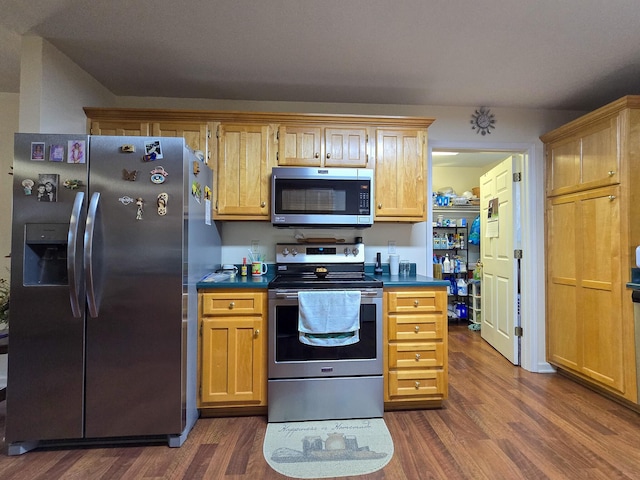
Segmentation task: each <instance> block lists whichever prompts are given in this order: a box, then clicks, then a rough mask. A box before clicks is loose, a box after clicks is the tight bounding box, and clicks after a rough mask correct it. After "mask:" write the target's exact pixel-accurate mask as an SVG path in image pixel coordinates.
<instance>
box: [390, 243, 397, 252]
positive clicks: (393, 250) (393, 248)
mask: <svg viewBox="0 0 640 480" xmlns="http://www.w3.org/2000/svg"><path fill="white" fill-rule="evenodd" d="M389 253H396V242H395V241H393V240H389Z"/></svg>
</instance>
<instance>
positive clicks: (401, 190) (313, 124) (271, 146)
mask: <svg viewBox="0 0 640 480" xmlns="http://www.w3.org/2000/svg"><path fill="white" fill-rule="evenodd" d="M84 111H85V113H86V115H87V119H88V125H89V127H90V133H91V134H93V135H144V136H159V137H170V136H173V137H178V136H181V137H184V138H185V140H186V143H187V144H188V145H189V146H190V147H191V148H192V149H194V150H201V151H202V152H203V153H204V154H205V156H206V158H207V159H208V160H209V167H210V168H212V169H213V170H214V179H213V182H214V185H213V187H214V189H213V191H214V196H215V197H216V202H215V204H214V213H213V216H214V218H216V219H218V220H269V219H270V194H269V189H270V188H269V187H270V180H271V169H272V167H274V166H276V165H280V166H303V167H327V168H329V167H332V168H333V167H346V168H371V169H375V170H376V173H375V182H376V184H375V200H376V210H375V221H376V222H380V221H382V222H384V221H389V222H422V221H425V220H426V218H427V203H426V201H427V198H426V182H427V179H426V172H427V170H426V151H427V146H426V141H427V128H429V126H430V125H431V124H432V123H433V121H434V120H433V119H431V118H423V117H391V116H374V115H333V114H306V113H270V112H234V111H206V110H162V109H133V108H92V107H85V108H84ZM214 132H217V135H216V137H215V138H214V139H213V140H211V138H213V134H214Z"/></svg>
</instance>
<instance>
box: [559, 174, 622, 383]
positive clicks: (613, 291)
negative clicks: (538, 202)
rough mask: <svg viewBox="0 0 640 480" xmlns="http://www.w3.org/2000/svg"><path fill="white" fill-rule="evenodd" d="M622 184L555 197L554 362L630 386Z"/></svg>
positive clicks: (603, 379)
mask: <svg viewBox="0 0 640 480" xmlns="http://www.w3.org/2000/svg"><path fill="white" fill-rule="evenodd" d="M619 203H620V199H619V187H608V188H600V189H595V190H589V191H587V192H584V193H576V194H569V195H563V196H560V197H555V198H552V199H551V200H550V205H549V211H548V214H547V218H548V223H547V229H548V230H547V234H548V242H547V244H548V280H547V330H548V332H547V341H548V342H547V345H548V347H547V348H548V359H549V361H550V362H551V363H556V364H559V365H562V366H566V367H568V368H570V369H572V370H574V371H576V372H578V373H581V374H583V375H585V376H587V377H589V378H592V379H594V380H596V381H597V382H599V383H601V384H603V385H606V386H608V387H611V388H613V389H615V390H618V391H620V392H623V391H624V376H623V375H624V358H623V352H624V348H623V345H624V338H623V331H624V329H623V325H622V315H621V311H622V305H621V296H622V291H621V288H622V287H621V282H622V279H621V273H620V272H621V265H620V261H619V259H620V248H621V243H620V228H621V226H620V220H619V218H620V205H619Z"/></svg>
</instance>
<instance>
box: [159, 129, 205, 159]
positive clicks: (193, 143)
mask: <svg viewBox="0 0 640 480" xmlns="http://www.w3.org/2000/svg"><path fill="white" fill-rule="evenodd" d="M151 127H152V133H151V135H152V136H158V137H182V138H184V140H185V143H186V144H187V145H189V147H191V149H192V150H200V151H201V152H202V153H203V154H204V155H205V156H206V155H207V151H208V148H207V138H208V126H207V124H206V123H202V122H194V123H187V122H153V124H152V125H151ZM205 158H206V157H205Z"/></svg>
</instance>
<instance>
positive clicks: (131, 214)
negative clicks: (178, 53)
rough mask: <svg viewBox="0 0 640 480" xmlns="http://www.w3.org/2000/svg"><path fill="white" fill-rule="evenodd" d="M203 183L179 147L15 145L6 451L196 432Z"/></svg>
mask: <svg viewBox="0 0 640 480" xmlns="http://www.w3.org/2000/svg"><path fill="white" fill-rule="evenodd" d="M210 187H211V171H210V169H209V168H208V167H207V166H206V165H205V164H204V163H203V162H202V158H201V156H200V157H198V156H197V155H194V153H193V152H192V151H190V150H189V149H188V148H187V147H185V144H184V140H183V139H182V138H150V137H107V136H86V135H85V136H83V135H45V134H16V136H15V158H14V197H13V231H12V252H11V310H10V312H11V326H10V329H11V330H10V339H9V358H8V385H7V416H6V442H7V444H8V445H9V454H20V453H23V452H25V451H28V450H30V449H32V448H34V447H37V446H42V445H48V444H59V443H62V444H65V443H67V444H71V445H73V444H75V443H80V444H82V443H86V442H96V443H101V442H114V443H116V442H125V441H132V440H133V441H138V440H160V439H162V440H163V441H164V440H165V439H166V440H167V441H168V443H169V445H170V446H180V445H182V443H183V442H184V440H185V439H186V436H187V435H188V433H189V430H190V429H191V427H192V426H193V424H194V423H195V421H196V419H197V415H198V414H197V409H196V400H195V396H196V370H197V368H196V345H197V343H196V342H197V332H196V330H197V328H196V326H197V295H196V289H195V283H196V282H197V280H198V279H200V278H201V277H202V276H203V275H204V274H205V273H206V272H208V271H211V270H212V269H213V268H214V267H215V266H217V264H216V260H218V264H219V257H220V253H219V249H220V237H219V233H218V232H217V229H216V227H215V225H214V224H212V222H211V217H210V213H209V212H210V211H211V210H210V196H211V195H210Z"/></svg>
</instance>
